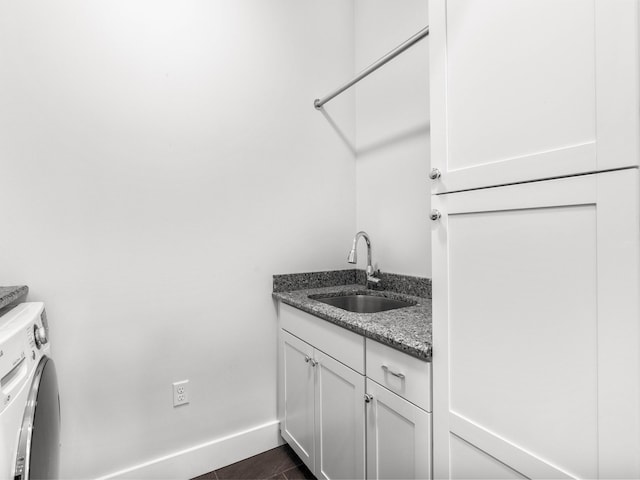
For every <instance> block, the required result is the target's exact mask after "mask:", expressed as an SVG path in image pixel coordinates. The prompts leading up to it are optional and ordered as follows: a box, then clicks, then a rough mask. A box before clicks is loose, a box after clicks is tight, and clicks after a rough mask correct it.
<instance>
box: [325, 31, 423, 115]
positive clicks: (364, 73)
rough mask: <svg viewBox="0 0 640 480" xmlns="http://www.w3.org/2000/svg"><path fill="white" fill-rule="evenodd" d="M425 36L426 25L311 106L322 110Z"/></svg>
mask: <svg viewBox="0 0 640 480" xmlns="http://www.w3.org/2000/svg"><path fill="white" fill-rule="evenodd" d="M427 35H429V25H427V26H426V27H424V28H423V29H422V30H420V31H419V32H418V33H416V34H415V35H414V36H412V37H411V38H409V39H408V40H407V41H405V42H403V43H402V44H400V45H398V46H397V47H396V48H394V49H393V50H391V51H390V52H389V53H387V54H386V55H385V56H384V57H382V58H380V59H379V60H377V61H376V62H374V63H373V64H371V65H370V66H369V67H367V68H365V69H364V70H363V71H362V72H360V73H359V74H358V75H357V76H356V77H355V78H354V79H353V80H351V81H350V82H348V83H346V84H344V85H343V86H342V87H340V88H337V89H336V90H334V91H333V92H331V93H329V94H327V95H325V96H324V97H322V98H316V99H315V100H314V101H313V106H314V107H316V109H318V110H320V109H321V108H322V106H323V105H324V104H325V103H327V102H328V101H329V100H331V99H332V98H334V97H337V96H338V95H340V94H341V93H342V92H344V91H345V90H347V89H348V88H350V87H352V86H353V85H355V84H356V83H358V82H359V81H360V80H362V79H363V78H364V77H366V76H367V75H369V74H370V73H373V72H375V71H376V70H377V69H379V68H380V67H381V66H383V65H384V64H385V63H387V62H388V61H390V60H392V59H394V58H395V57H397V56H398V55H400V54H401V53H402V52H404V51H405V50H406V49H408V48H409V47H412V46H413V45H415V44H416V43H418V42H419V41H420V40H422V39H423V38H424V37H426V36H427Z"/></svg>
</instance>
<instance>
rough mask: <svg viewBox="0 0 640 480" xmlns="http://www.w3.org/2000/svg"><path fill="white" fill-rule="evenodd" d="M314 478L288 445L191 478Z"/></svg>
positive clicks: (304, 479) (255, 479)
mask: <svg viewBox="0 0 640 480" xmlns="http://www.w3.org/2000/svg"><path fill="white" fill-rule="evenodd" d="M226 479H229V480H271V479H273V480H316V477H314V476H313V474H312V473H311V472H310V471H309V469H308V468H307V467H306V466H305V465H304V464H303V463H302V460H300V459H299V458H298V456H297V455H296V454H295V453H294V452H293V450H292V449H291V447H290V446H289V445H286V444H285V445H282V446H280V447H277V448H274V449H272V450H267V451H266V452H263V453H260V454H259V455H255V456H253V457H249V458H246V459H244V460H241V461H239V462H236V463H233V464H231V465H227V466H226V467H222V468H219V469H218V470H215V471H213V472H209V473H205V474H204V475H200V476H199V477H196V478H194V479H192V480H226Z"/></svg>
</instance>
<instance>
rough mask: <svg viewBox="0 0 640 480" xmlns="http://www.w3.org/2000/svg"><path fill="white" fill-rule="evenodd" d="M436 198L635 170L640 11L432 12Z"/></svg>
mask: <svg viewBox="0 0 640 480" xmlns="http://www.w3.org/2000/svg"><path fill="white" fill-rule="evenodd" d="M429 23H430V33H429V62H430V90H431V95H430V102H431V145H432V160H431V161H432V166H433V167H435V168H438V169H439V170H440V171H441V172H442V176H441V178H440V179H438V180H436V181H434V182H432V192H433V193H442V192H447V191H448V192H451V191H459V190H464V189H470V188H475V187H483V186H492V185H504V184H510V183H516V182H523V181H528V180H534V179H544V178H553V177H560V176H565V175H571V174H575V173H585V172H593V171H602V170H608V169H613V168H620V167H626V166H636V165H637V164H638V158H639V157H640V155H639V152H638V145H639V143H640V142H639V134H640V122H639V118H638V114H637V112H638V109H639V108H640V102H639V101H638V91H639V87H638V85H640V81H639V75H638V71H639V69H638V63H639V58H638V2H637V0H615V1H612V0H518V1H517V2H514V1H513V0H431V1H430V2H429Z"/></svg>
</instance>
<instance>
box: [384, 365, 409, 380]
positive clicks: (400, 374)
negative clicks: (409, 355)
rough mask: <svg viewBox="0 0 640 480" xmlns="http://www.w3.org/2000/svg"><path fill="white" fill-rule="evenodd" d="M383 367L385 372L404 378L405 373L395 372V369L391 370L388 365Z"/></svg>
mask: <svg viewBox="0 0 640 480" xmlns="http://www.w3.org/2000/svg"><path fill="white" fill-rule="evenodd" d="M382 369H383V370H384V371H385V373H390V374H391V375H393V376H394V377H398V378H401V379H402V380H404V373H400V372H394V371H393V370H390V369H389V367H387V366H386V365H382Z"/></svg>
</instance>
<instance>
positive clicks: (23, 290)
mask: <svg viewBox="0 0 640 480" xmlns="http://www.w3.org/2000/svg"><path fill="white" fill-rule="evenodd" d="M27 293H29V288H28V287H27V286H25V285H18V286H15V287H0V308H4V307H6V306H7V305H9V304H11V303H14V302H16V301H18V300H21V299H22V298H23V297H26V296H27Z"/></svg>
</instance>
